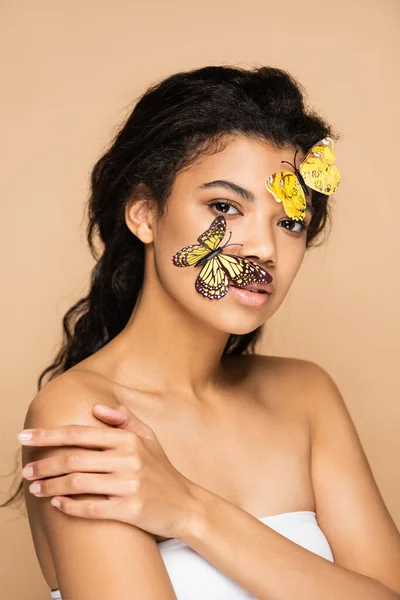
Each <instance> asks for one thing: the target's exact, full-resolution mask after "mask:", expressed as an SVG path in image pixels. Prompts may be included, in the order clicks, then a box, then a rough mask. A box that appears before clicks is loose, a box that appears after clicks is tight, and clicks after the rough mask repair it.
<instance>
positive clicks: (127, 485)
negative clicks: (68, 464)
mask: <svg viewBox="0 0 400 600" xmlns="http://www.w3.org/2000/svg"><path fill="white" fill-rule="evenodd" d="M139 487H140V484H139V483H138V479H136V478H135V477H131V478H129V479H121V478H119V477H112V476H110V475H109V474H108V475H105V476H104V475H96V474H93V473H71V474H69V475H65V476H63V477H57V478H55V479H42V480H38V481H35V482H33V483H32V484H31V485H30V486H29V491H30V492H31V494H33V495H34V496H37V497H40V498H42V497H45V496H65V495H68V496H69V495H72V494H103V495H112V496H127V495H133V494H135V493H136V492H137V491H138V489H139Z"/></svg>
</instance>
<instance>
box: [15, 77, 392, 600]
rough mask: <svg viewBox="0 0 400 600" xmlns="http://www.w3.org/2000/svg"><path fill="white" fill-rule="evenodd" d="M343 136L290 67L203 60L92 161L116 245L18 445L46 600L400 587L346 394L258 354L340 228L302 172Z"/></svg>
mask: <svg viewBox="0 0 400 600" xmlns="http://www.w3.org/2000/svg"><path fill="white" fill-rule="evenodd" d="M334 137H335V136H334V134H333V132H332V129H331V127H330V126H329V125H328V124H327V123H326V122H324V121H323V120H322V119H321V118H320V117H319V116H317V115H316V114H315V113H312V112H310V111H308V110H306V108H305V106H304V101H303V95H302V90H301V87H300V86H299V84H298V83H297V82H296V81H295V80H294V79H293V77H291V76H290V75H289V74H288V73H286V72H284V71H282V70H279V69H276V68H269V67H263V68H259V69H254V70H242V69H236V68H228V67H206V68H202V69H198V70H194V71H191V72H187V73H178V74H176V75H173V76H171V77H169V78H168V79H166V80H164V81H162V82H161V83H160V84H158V85H155V86H154V87H152V88H151V89H150V90H148V91H147V93H145V94H144V95H143V97H142V98H141V99H140V100H139V102H138V103H137V104H136V106H135V108H134V110H133V111H132V114H131V115H130V116H129V118H128V119H127V121H126V123H125V124H124V126H123V127H122V128H121V130H120V132H119V133H118V134H117V136H116V138H115V140H114V142H113V144H112V145H111V147H110V149H109V150H108V152H106V154H105V155H104V156H103V157H102V158H101V159H100V160H99V161H98V163H97V164H96V166H95V168H94V170H93V174H92V180H91V181H92V192H91V197H90V202H89V225H88V241H89V244H90V247H91V250H92V252H93V254H94V255H95V252H94V241H93V240H94V233H95V232H96V233H97V232H98V233H99V235H100V238H101V241H102V242H103V244H104V250H103V252H102V254H101V256H100V258H99V259H98V260H97V262H96V264H95V267H94V269H93V274H92V277H91V286H90V290H89V294H88V296H87V298H84V299H82V300H81V301H79V302H78V303H77V304H76V305H75V306H73V307H72V308H71V309H70V310H69V311H68V313H67V314H66V316H65V318H64V327H65V330H66V332H68V334H67V338H66V341H65V343H64V346H63V347H62V349H61V351H60V352H59V354H58V356H57V357H56V359H55V362H54V363H53V365H51V367H49V368H48V369H46V371H44V373H43V374H42V376H41V378H40V380H39V393H38V394H37V396H36V397H35V398H34V400H33V401H32V403H31V404H30V406H29V410H28V413H27V416H26V420H25V423H24V427H25V428H28V429H33V437H32V438H31V441H30V442H29V441H25V442H24V441H22V443H23V444H24V446H23V464H24V465H25V466H32V467H33V472H32V474H31V475H30V476H29V475H28V473H27V472H25V473H24V476H25V478H24V492H25V501H26V505H27V508H28V515H29V521H30V526H31V531H32V536H33V540H34V543H35V548H36V552H37V556H38V559H39V561H40V565H41V568H42V571H43V574H44V577H45V579H46V581H47V583H48V585H49V586H50V589H51V595H52V597H53V598H61V597H62V598H63V599H64V600H67V599H70V598H74V599H75V600H106V599H107V600H108V599H111V598H112V599H113V600H114V599H115V598H141V599H143V600H150V599H156V598H157V599H160V598H163V599H165V600H167V599H170V598H171V599H172V598H179V600H182V599H183V600H186V599H189V598H190V600H193V599H197V598H202V599H203V598H209V599H213V598H218V600H221V599H223V598H227V599H228V598H229V599H230V600H234V599H236V598H237V599H239V598H245V597H249V596H250V597H257V598H265V599H266V598H268V599H270V598H271V599H272V598H273V599H275V598H277V599H278V598H279V599H280V598H282V599H283V598H284V599H287V598H289V597H296V598H298V599H299V600H303V599H306V598H307V600H309V599H310V598H324V599H327V600H328V599H329V600H330V599H334V598H335V600H336V599H337V598H338V597H346V598H347V597H348V598H374V599H380V598H382V599H383V598H385V599H387V598H399V597H400V596H399V594H400V577H399V570H398V565H399V564H400V536H399V533H398V531H397V529H396V527H395V524H394V523H393V520H392V519H391V517H390V515H389V513H388V511H387V508H386V507H385V504H384V502H383V500H382V497H381V495H380V493H379V490H378V488H377V486H376V483H375V481H374V478H373V475H372V473H371V470H370V468H369V465H368V462H367V459H366V457H365V453H364V451H363V449H362V447H361V444H360V441H359V438H358V435H357V433H356V430H355V428H354V425H353V423H352V421H351V418H350V416H349V413H348V411H347V409H346V406H345V403H344V401H343V399H342V397H341V395H340V393H339V390H338V388H337V386H336V385H335V383H334V382H333V381H332V379H331V377H330V376H329V375H328V373H327V372H326V371H325V370H324V369H322V368H321V367H320V366H318V365H317V364H315V363H313V362H311V361H306V360H299V359H295V358H284V357H274V356H263V355H257V354H255V353H254V345H255V342H256V341H257V339H258V338H259V336H260V333H261V330H262V326H263V324H264V323H265V322H266V321H268V319H269V318H270V317H271V316H272V315H273V314H274V313H275V312H276V310H277V309H278V308H279V306H280V305H281V303H282V302H283V300H284V298H285V296H286V294H287V293H288V291H289V289H290V286H291V284H292V282H293V280H294V278H295V276H296V274H297V272H298V270H299V268H300V266H301V264H302V261H303V258H304V254H305V251H306V249H307V248H308V247H309V246H310V243H311V241H312V240H315V239H316V238H317V237H318V235H319V234H320V233H321V232H322V231H323V229H324V227H325V225H326V223H327V220H328V216H329V197H330V192H331V191H332V188H330V189H329V190H328V188H326V189H325V191H326V192H327V193H321V192H320V191H318V186H317V190H315V189H311V188H310V187H309V185H308V184H306V181H307V177H305V178H304V179H302V174H301V173H300V171H299V170H298V168H299V165H301V162H302V160H303V159H305V157H306V156H309V152H310V149H312V148H313V147H314V145H315V144H318V143H319V142H320V141H321V140H326V139H327V138H328V140H329V139H330V140H331V139H332V138H334ZM336 138H337V136H336ZM329 143H330V142H329ZM296 151H297V152H296ZM331 162H332V161H331ZM282 163H289V166H288V165H287V164H285V167H287V168H285V167H283V166H282ZM331 166H332V165H331ZM329 168H330V167H329ZM332 169H333V166H332ZM283 170H284V171H289V172H290V173H291V175H285V177H288V179H287V182H289V188H288V189H286V188H285V187H284V188H280V187H279V181H280V177H281V176H280V175H279V174H280V173H281V172H282V171H283ZM276 174H278V175H279V177H278V186H275V187H274V183H276V181H277V180H276ZM303 174H304V175H305V170H304V171H303ZM310 177H312V175H310ZM266 182H268V183H269V184H268V183H267V185H266ZM336 183H337V182H336ZM314 187H315V186H314ZM282 189H283V190H284V191H283V192H282ZM301 190H302V191H301ZM328 191H329V193H328ZM281 192H282V194H284V196H283V197H281V198H280V197H279V194H280V193H281ZM292 192H293V194H300V195H301V194H303V201H304V206H303V205H302V206H300V204H301V203H300V204H296V202H297V200H298V196H297V197H294V196H293V194H292V197H290V194H291V193H292ZM282 199H283V200H284V201H283V202H281V201H278V202H277V201H276V200H282ZM292 213H293V215H295V216H296V215H297V216H298V215H299V214H300V215H301V218H290V217H289V216H288V214H289V215H290V214H292ZM225 234H226V236H228V235H229V236H230V237H229V240H228V239H226V238H225ZM228 241H229V244H228ZM218 244H219V245H218ZM192 245H196V246H199V248H194V249H193V248H189V249H188V248H187V247H188V246H192ZM228 245H229V246H232V248H230V249H228V248H227V250H225V247H227V246H228ZM218 248H220V249H222V248H223V252H222V250H218ZM217 250H218V251H217ZM230 250H232V252H230ZM192 252H194V253H196V252H197V253H198V254H197V255H196V256H197V258H200V257H203V258H202V260H203V263H202V265H201V268H202V271H201V272H200V266H199V265H198V264H197V262H196V264H195V262H194V261H193V260H191V259H192V258H193V256H192V254H191V253H192ZM211 253H214V254H213V255H212V256H211ZM228 255H231V256H234V257H236V258H234V259H229V258H226V257H227V256H228ZM242 259H246V261H250V262H246V261H243V260H242ZM196 260H197V259H196ZM229 260H232V261H233V262H232V265H231V271H229V268H228V270H227V271H226V270H224V269H223V268H222V265H223V264H225V266H227V262H226V261H229ZM224 261H225V263H224ZM241 261H242V262H241ZM246 265H247V266H246ZM184 266H185V267H186V268H177V267H184ZM228 267H229V266H228ZM236 267H237V268H238V272H236V274H235V272H234V269H235V268H236ZM246 278H247V279H246ZM254 286H255V287H254ZM246 287H247V289H246ZM251 290H252V291H251ZM73 323H74V324H73ZM49 371H51V372H52V375H51V378H50V381H49V382H47V383H46V385H45V386H44V387H41V381H42V379H43V376H44V375H45V374H46V373H47V372H49ZM94 403H101V404H103V405H105V406H107V407H109V410H107V409H103V410H102V409H101V408H98V407H94V406H93V405H94ZM110 409H116V410H110ZM35 430H36V431H35ZM29 444H30V445H29ZM33 481H36V482H37V483H40V484H41V490H40V495H37V493H35V491H34V489H33V488H30V490H29V489H28V487H29V486H30V485H31V483H32V482H33ZM54 497H56V498H58V499H59V500H60V501H61V504H60V507H59V508H55V507H54V506H53V505H52V504H51V499H52V498H54ZM266 525H267V527H266Z"/></svg>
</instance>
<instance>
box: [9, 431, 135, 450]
mask: <svg viewBox="0 0 400 600" xmlns="http://www.w3.org/2000/svg"><path fill="white" fill-rule="evenodd" d="M21 434H25V437H24V438H23V437H22V436H21ZM29 434H30V437H29V439H28V438H27V437H26V435H29ZM135 437H136V434H135V433H134V432H132V431H127V430H125V429H116V428H112V427H96V426H92V425H63V426H62V427H52V428H48V429H42V428H36V429H26V430H24V431H22V432H21V433H20V434H18V440H19V441H20V442H21V444H24V445H27V446H83V447H85V448H114V447H116V446H119V445H120V444H134V440H135Z"/></svg>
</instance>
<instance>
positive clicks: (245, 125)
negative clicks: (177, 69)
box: [0, 66, 339, 507]
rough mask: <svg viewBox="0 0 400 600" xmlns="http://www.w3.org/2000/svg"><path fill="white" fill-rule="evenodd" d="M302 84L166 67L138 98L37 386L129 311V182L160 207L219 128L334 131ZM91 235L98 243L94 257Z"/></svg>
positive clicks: (298, 133) (112, 158) (88, 349)
mask: <svg viewBox="0 0 400 600" xmlns="http://www.w3.org/2000/svg"><path fill="white" fill-rule="evenodd" d="M304 92H305V90H304V88H303V87H302V86H301V85H300V84H299V83H298V82H297V81H296V79H295V78H294V77H293V76H292V75H290V74H289V73H288V72H286V71H284V70H282V69H278V68H275V67H265V66H261V67H254V68H252V69H242V68H236V67H228V66H207V67H203V68H199V69H194V70H191V71H188V72H181V73H176V74H174V75H171V76H170V77H167V78H166V79H164V80H163V81H161V82H160V83H157V84H155V85H153V86H151V87H150V88H149V89H148V90H147V91H146V92H145V93H144V94H143V95H142V96H141V97H140V98H139V100H138V101H137V103H136V104H135V106H134V108H133V110H132V112H131V114H130V115H129V116H128V118H127V119H126V121H125V122H124V124H123V125H122V126H121V128H120V129H119V131H118V132H117V134H116V135H115V137H114V139H113V141H112V143H111V145H110V147H109V149H108V150H107V151H106V152H105V154H104V155H103V156H101V158H100V159H99V160H98V161H97V162H96V164H95V166H94V168H93V171H92V173H91V193H90V196H89V200H88V203H87V209H88V225H87V241H88V244H89V247H90V250H91V253H92V256H93V257H94V258H95V260H96V264H95V266H94V267H93V270H92V273H91V277H90V288H89V292H88V294H87V296H86V297H84V298H81V299H80V300H78V302H76V303H75V304H74V305H73V306H71V308H70V309H69V310H68V311H67V312H66V314H65V316H64V318H63V340H62V343H61V346H60V349H59V351H58V353H57V355H56V356H55V358H54V362H53V363H52V364H51V365H50V366H48V367H47V368H46V369H45V370H44V371H43V372H42V373H41V374H40V376H39V379H38V383H37V386H38V391H39V390H40V389H41V387H42V383H43V378H44V377H45V375H46V374H47V373H50V376H49V378H48V381H50V380H51V379H53V378H55V377H56V376H58V375H59V374H61V373H63V372H65V371H67V370H68V369H69V368H71V367H72V366H73V365H75V364H77V363H78V362H80V361H82V360H83V359H85V358H86V357H88V356H90V355H91V354H93V353H94V352H96V351H97V350H99V349H100V348H101V347H102V346H104V345H105V344H107V343H108V342H109V341H110V340H111V339H112V338H114V337H115V336H116V335H117V334H118V333H120V332H121V330H122V329H123V328H124V327H125V325H126V324H127V322H128V320H129V317H130V315H131V313H132V310H133V308H134V306H135V302H136V300H137V297H138V294H139V292H140V289H141V286H142V283H143V274H144V244H143V243H142V242H141V241H140V240H139V239H138V238H137V237H136V236H135V235H133V234H132V232H131V231H130V230H129V228H128V227H127V225H126V223H125V219H124V214H125V207H126V205H127V203H128V202H129V201H130V199H131V198H132V197H133V195H134V194H135V191H137V190H139V189H140V190H141V193H145V194H146V195H147V196H148V197H149V199H151V201H152V202H154V204H155V206H156V208H157V212H158V214H159V215H162V214H163V210H164V207H165V204H166V202H167V200H168V197H169V194H170V192H171V188H172V185H173V182H174V179H175V177H176V175H177V174H178V172H179V171H180V170H181V169H183V168H186V167H188V166H190V165H191V164H193V163H194V162H195V161H196V160H197V159H198V158H199V157H201V156H202V155H204V154H205V153H212V152H215V151H216V150H217V149H220V148H221V145H223V143H224V137H225V139H226V138H227V134H241V135H245V136H248V137H252V138H258V139H261V140H264V141H267V142H269V143H270V144H272V145H273V147H275V148H277V149H281V148H285V147H291V148H297V149H299V150H300V151H302V152H304V153H306V152H307V151H308V150H309V149H310V148H311V147H312V145H313V144H314V143H316V142H317V141H319V140H321V139H323V138H324V137H326V136H330V137H331V138H332V139H338V138H339V136H338V134H337V133H335V132H333V130H332V127H331V126H330V125H329V124H328V123H326V122H325V120H324V119H323V118H321V117H320V116H319V115H318V114H316V113H315V112H314V111H313V110H311V109H309V108H307V107H306V106H305V100H304V97H305V94H304ZM312 201H313V206H314V209H315V211H314V214H313V217H312V220H311V223H310V226H309V228H308V230H307V239H306V247H307V248H308V247H309V246H310V242H311V241H312V240H315V238H316V237H317V236H318V235H319V234H320V233H321V232H322V230H323V229H324V228H325V225H326V222H327V220H330V213H329V209H328V202H327V196H326V195H324V194H321V193H319V192H315V191H313V192H312ZM95 234H97V235H98V236H99V237H100V240H101V242H102V243H103V245H104V249H103V251H102V253H101V256H100V257H99V258H98V257H97V256H96V251H95V244H94V238H95ZM316 245H317V244H315V243H313V246H316ZM318 245H319V244H318ZM261 330H262V327H258V328H257V329H255V330H254V331H252V332H250V333H247V334H244V335H235V334H231V335H230V337H229V338H228V341H227V344H226V346H225V349H224V354H251V353H254V351H255V350H254V348H255V343H256V342H257V341H258V339H259V338H260V335H261ZM22 490H23V486H22V480H21V482H20V484H19V487H18V489H17V491H16V492H15V493H14V494H13V495H12V496H11V497H10V498H9V499H8V500H7V501H6V502H5V503H4V504H1V505H0V506H1V507H4V506H7V505H9V504H10V503H11V502H12V501H14V500H16V499H17V498H18V497H21V496H22Z"/></svg>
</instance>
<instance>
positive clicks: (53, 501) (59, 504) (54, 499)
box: [50, 498, 61, 508]
mask: <svg viewBox="0 0 400 600" xmlns="http://www.w3.org/2000/svg"><path fill="white" fill-rule="evenodd" d="M50 504H52V505H53V506H56V507H57V508H60V506H61V502H60V501H59V500H57V498H52V499H51V500H50Z"/></svg>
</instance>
